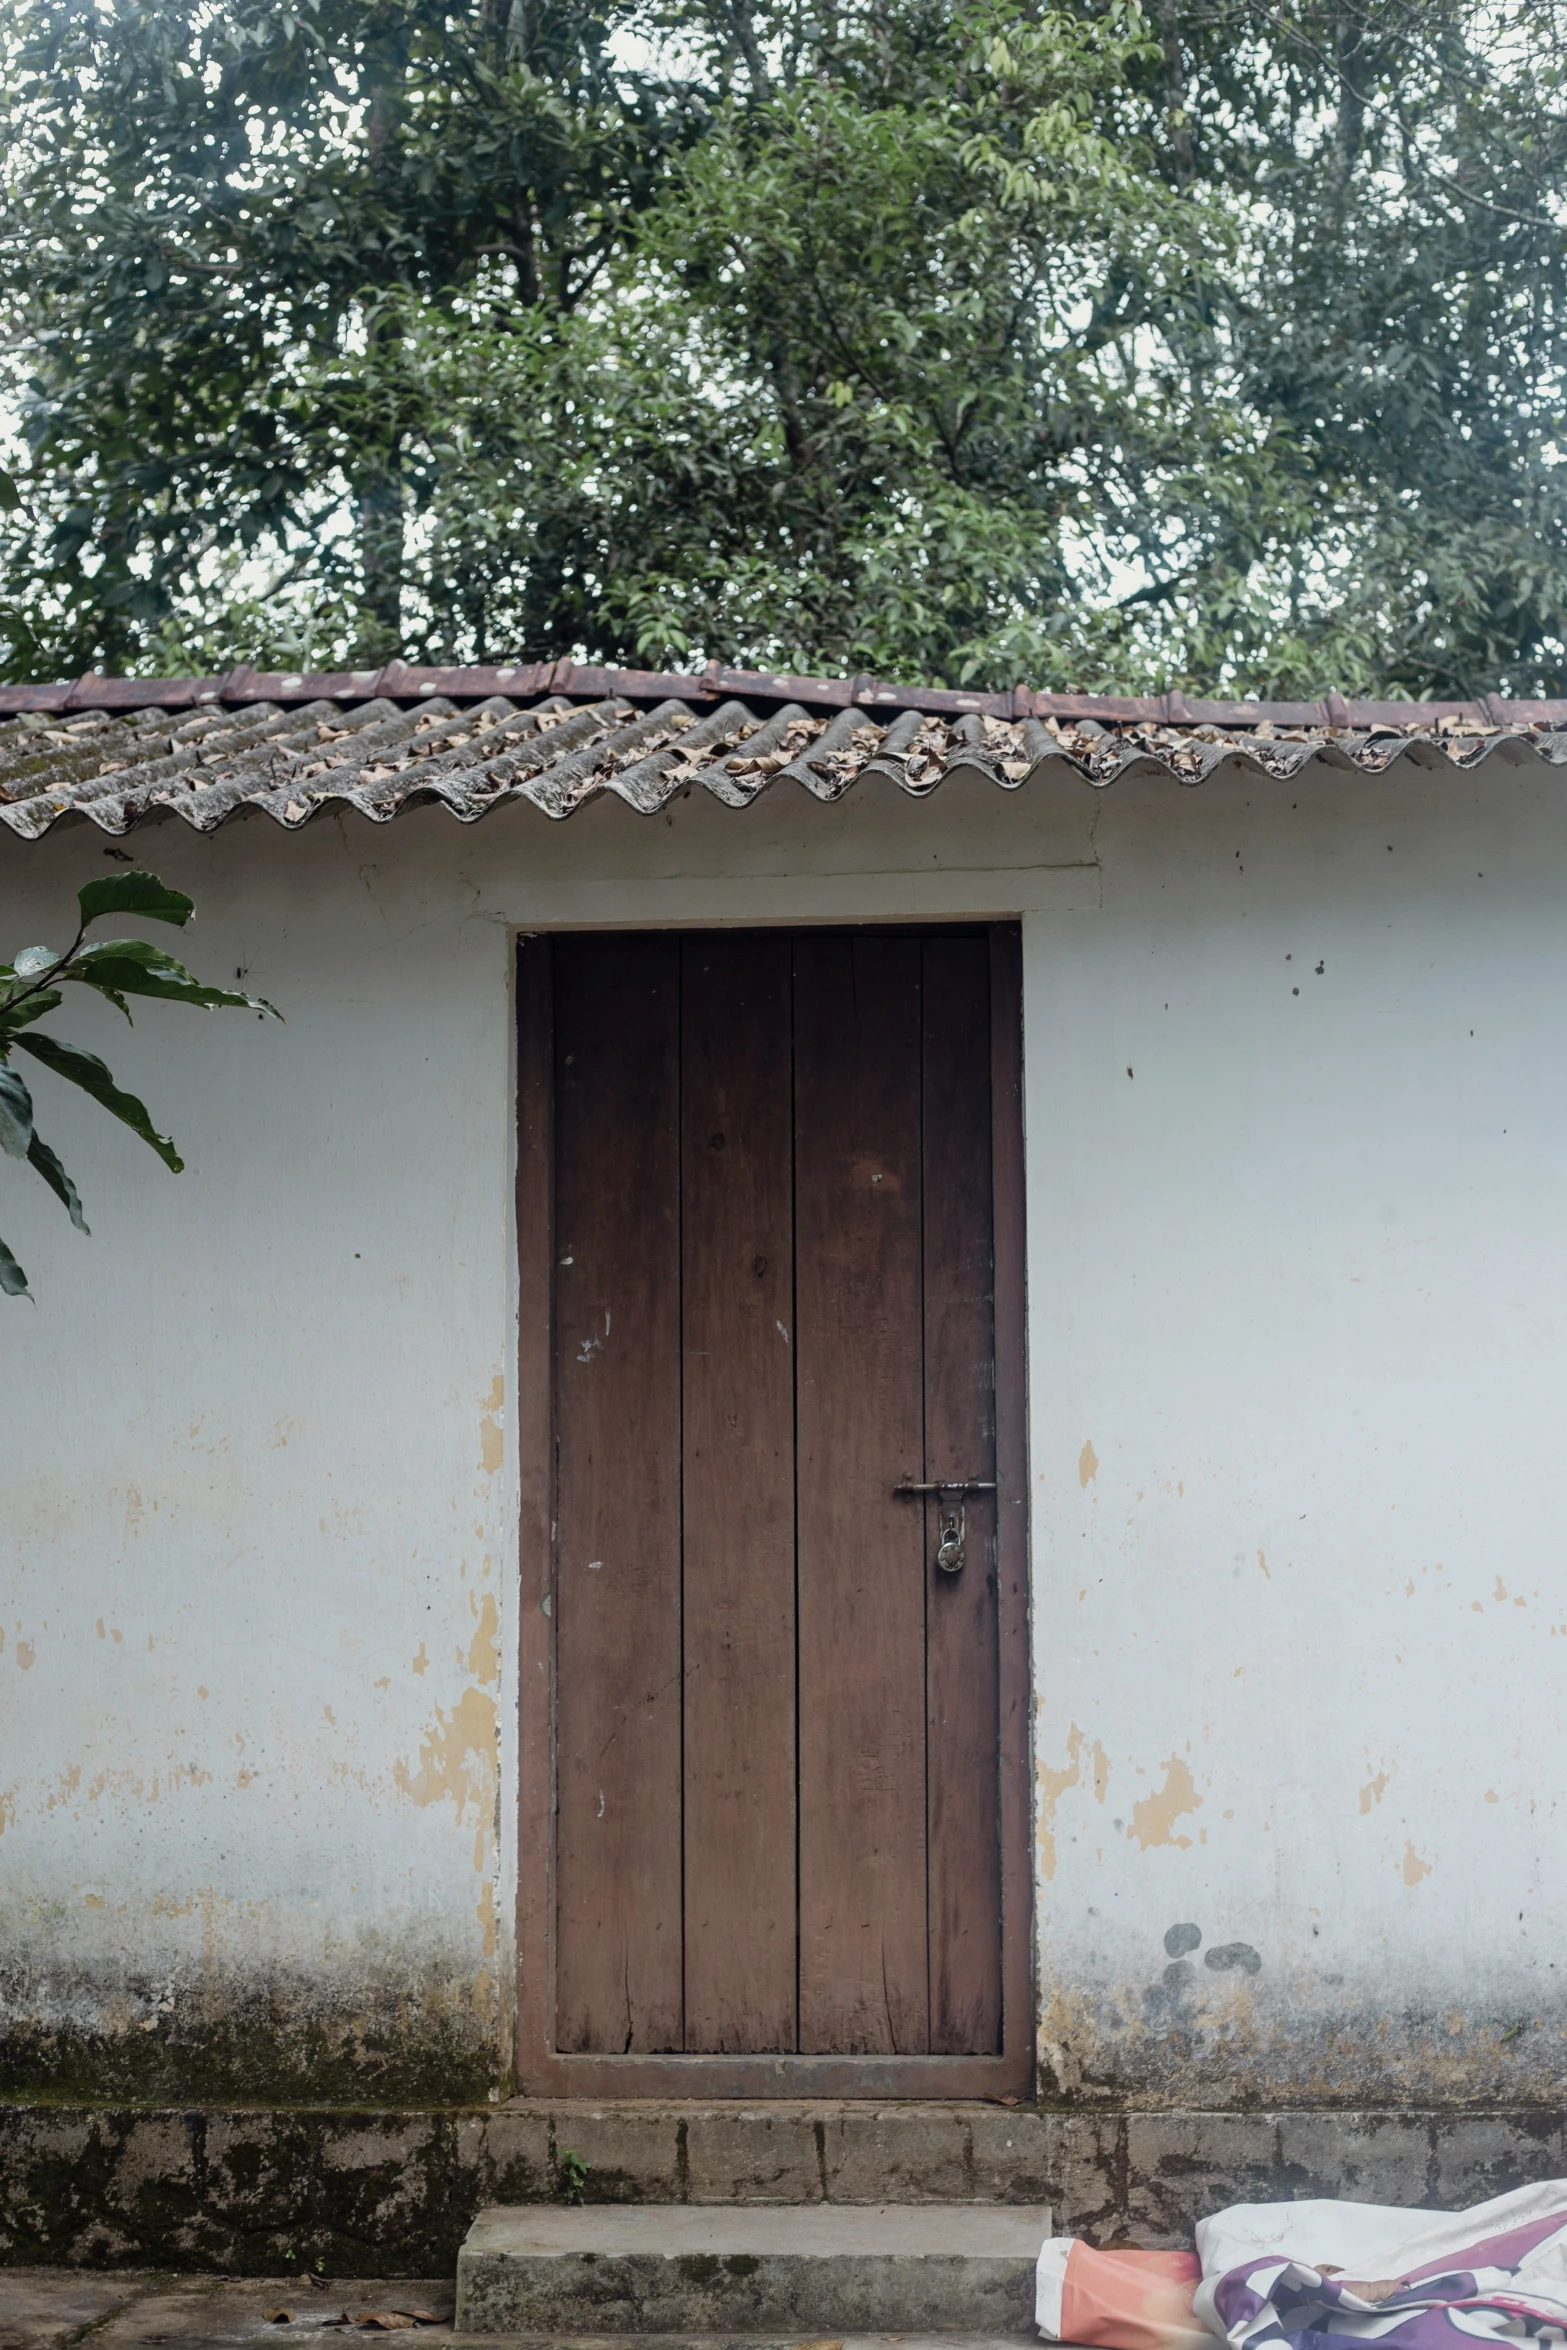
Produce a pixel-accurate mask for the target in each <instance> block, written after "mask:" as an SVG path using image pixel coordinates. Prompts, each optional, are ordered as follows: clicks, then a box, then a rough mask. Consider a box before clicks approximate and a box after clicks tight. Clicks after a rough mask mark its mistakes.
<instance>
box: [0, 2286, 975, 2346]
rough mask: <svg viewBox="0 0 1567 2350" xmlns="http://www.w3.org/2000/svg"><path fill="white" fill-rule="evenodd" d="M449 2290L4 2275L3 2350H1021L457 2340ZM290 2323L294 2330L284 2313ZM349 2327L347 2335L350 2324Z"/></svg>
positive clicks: (885, 2340)
mask: <svg viewBox="0 0 1567 2350" xmlns="http://www.w3.org/2000/svg"><path fill="white" fill-rule="evenodd" d="M452 2302H453V2288H452V2285H451V2282H450V2280H449V2279H443V2280H440V2281H436V2282H432V2281H431V2280H429V2279H428V2278H406V2277H405V2278H401V2279H396V2280H393V2281H390V2282H389V2281H388V2280H387V2279H386V2278H385V2277H380V2278H374V2279H372V2280H371V2281H370V2282H369V2283H364V2282H362V2281H356V2280H354V2279H352V2278H350V2279H347V2280H345V2279H342V2278H333V2279H330V2280H329V2281H328V2282H327V2283H326V2284H325V2285H324V2286H322V2287H312V2286H311V2284H310V2283H309V2282H308V2281H307V2280H305V2279H304V2278H300V2277H284V2278H269V2277H210V2276H199V2277H198V2276H171V2275H164V2274H155V2273H152V2272H148V2271H132V2270H125V2269H121V2270H110V2271H103V2270H90V2269H64V2268H13V2269H0V2350H78V2346H80V2350H100V2346H101V2350H133V2346H134V2350H142V2346H143V2345H148V2346H151V2345H158V2344H164V2343H167V2344H168V2345H169V2346H170V2350H248V2346H249V2345H251V2344H254V2343H260V2342H267V2343H271V2344H274V2345H281V2344H285V2343H287V2342H289V2341H292V2340H296V2339H298V2338H300V2337H301V2336H309V2338H310V2339H311V2340H312V2341H314V2342H317V2343H320V2344H322V2345H323V2350H324V2346H325V2345H326V2344H329V2343H335V2342H344V2341H352V2342H364V2343H370V2342H374V2341H378V2340H380V2339H382V2338H383V2337H384V2336H385V2335H387V2334H389V2333H398V2334H402V2333H406V2334H410V2335H412V2336H414V2337H415V2338H416V2339H418V2340H421V2341H424V2342H427V2343H437V2344H440V2345H441V2346H442V2350H514V2346H515V2350H889V2345H893V2344H896V2345H898V2350H1020V2345H1019V2343H1018V2342H1017V2341H1015V2340H1012V2339H1008V2340H1006V2341H1000V2340H992V2339H991V2338H990V2337H989V2336H986V2335H981V2334H964V2335H961V2336H948V2335H940V2336H938V2335H934V2334H876V2335H865V2336H860V2335H852V2334H851V2335H846V2336H843V2337H842V2338H835V2339H834V2340H832V2341H819V2340H813V2341H810V2342H806V2341H803V2340H799V2339H794V2338H791V2339H790V2340H788V2341H784V2340H782V2339H779V2340H772V2339H767V2340H765V2341H764V2340H763V2339H762V2338H760V2337H753V2336H749V2335H747V2336H745V2337H743V2339H730V2338H721V2337H719V2336H718V2335H701V2336H690V2337H686V2336H675V2335H642V2336H638V2335H621V2336H617V2337H613V2338H611V2337H597V2338H594V2339H587V2338H584V2337H580V2336H574V2337H572V2338H571V2339H570V2340H569V2341H568V2340H565V2339H560V2340H551V2341H544V2340H542V2339H540V2338H538V2337H525V2336H522V2335H517V2336H505V2337H502V2336H499V2335H494V2334H487V2335H478V2334H469V2335H456V2334H454V2333H453V2332H452ZM283 2312H286V2313H287V2322H286V2323H285V2322H284V2318H283V2315H282V2314H281V2313H283ZM345 2317H346V2319H347V2321H348V2322H347V2323H346V2324H345V2323H344V2322H343V2320H344V2318H345Z"/></svg>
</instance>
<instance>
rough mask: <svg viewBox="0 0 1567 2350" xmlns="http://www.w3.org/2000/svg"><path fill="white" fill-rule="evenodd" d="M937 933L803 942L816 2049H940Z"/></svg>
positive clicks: (806, 1731) (809, 937)
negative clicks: (928, 1497) (930, 1943)
mask: <svg viewBox="0 0 1567 2350" xmlns="http://www.w3.org/2000/svg"><path fill="white" fill-rule="evenodd" d="M919 1093H920V944H919V941H918V939H909V938H877V937H876V936H874V935H864V934H862V935H859V936H853V935H848V936H846V935H844V934H843V933H837V934H833V933H817V934H812V933H809V932H807V933H803V934H801V935H800V936H799V937H798V938H797V940H796V945H795V1227H796V1254H795V1319H796V1333H795V1336H796V1396H797V1406H796V1409H797V1427H798V1456H797V1458H798V1466H797V1479H798V1485H797V1494H798V1499H797V1511H798V1528H799V1532H798V1564H797V1574H798V1588H799V1660H800V1662H799V1669H800V1701H799V1702H800V1723H801V1737H800V2046H801V2048H802V2049H804V2050H808V2051H814V2052H820V2053H828V2054H862V2053H864V2054H894V2053H905V2052H915V2051H923V2050H925V2049H926V2048H927V2047H928V2045H929V2037H930V2006H929V1986H928V1979H927V1949H926V1921H925V1801H926V1795H925V1620H924V1619H925V1589H924V1581H925V1578H924V1540H923V1534H924V1528H923V1523H922V1512H921V1510H920V1508H919V1506H918V1504H917V1503H911V1502H908V1501H900V1500H898V1499H896V1498H895V1497H894V1495H893V1492H892V1487H893V1486H894V1484H896V1483H897V1482H898V1480H899V1479H900V1478H909V1477H917V1476H918V1474H919V1464H920V1460H921V1457H922V1451H923V1444H922V1415H923V1398H922V1393H921V1388H922V1381H921V1374H920V1358H921V1344H922V1339H921V1314H920V1131H919Z"/></svg>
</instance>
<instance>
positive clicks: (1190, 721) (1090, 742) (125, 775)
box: [0, 662, 1567, 840]
mask: <svg viewBox="0 0 1567 2350" xmlns="http://www.w3.org/2000/svg"><path fill="white" fill-rule="evenodd" d="M1509 744H1511V745H1518V746H1523V747H1525V748H1527V750H1528V751H1530V752H1532V753H1534V754H1535V755H1537V756H1539V757H1541V758H1543V759H1545V760H1547V761H1549V762H1550V763H1551V764H1552V765H1562V764H1564V763H1567V703H1562V702H1511V703H1502V702H1497V701H1495V700H1487V701H1485V702H1473V703H1424V704H1416V703H1397V702H1393V703H1364V702H1346V701H1344V700H1343V699H1342V698H1341V697H1339V696H1337V695H1333V696H1329V697H1328V699H1327V700H1326V701H1325V702H1321V703H1286V704H1261V703H1255V702H1252V703H1246V702H1238V703H1201V702H1197V703H1187V702H1185V701H1183V700H1182V698H1181V697H1180V696H1179V695H1167V696H1163V697H1161V698H1159V699H1157V700H1147V701H1132V700H1117V699H1110V698H1106V697H1096V696H1091V695H1075V694H1074V695H1067V694H1038V693H1034V692H1031V691H1030V690H1029V689H1028V688H1026V687H1021V686H1020V687H1018V688H1016V689H1015V690H1014V691H1013V692H1011V693H1008V694H960V693H948V692H941V691H937V690H935V689H926V688H920V687H899V686H889V685H883V684H880V683H878V682H877V681H876V680H875V679H872V678H863V677H858V678H841V679H833V678H803V677H802V678H795V677H772V676H767V675H764V674H762V673H761V672H757V671H750V670H724V669H720V668H718V667H717V666H716V665H711V666H709V668H708V669H706V670H705V671H703V672H701V673H700V674H699V675H696V676H689V677H686V676H661V675H656V674H652V673H649V672H645V671H640V670H604V669H587V668H582V667H577V666H574V665H573V664H571V663H569V662H555V663H542V664H534V665H531V666H528V665H517V666H514V667H512V668H510V669H498V668H488V669H443V670H419V669H413V668H409V667H406V666H405V665H404V664H403V663H401V662H396V663H393V664H392V665H391V666H390V667H389V668H387V669H383V670H380V671H375V672H371V671H357V672H347V673H342V674H335V675H330V676H320V677H305V676H283V675H276V676H271V675H266V676H264V675H259V674H258V673H256V672H255V671H253V670H236V671H233V672H231V673H230V675H229V676H227V677H224V678H180V679H159V678H129V679H119V678H102V677H96V676H91V677H87V678H83V679H80V680H79V681H78V682H77V683H76V684H75V685H55V686H12V687H7V688H4V689H0V822H3V823H4V824H5V825H6V826H7V827H8V828H9V829H10V830H11V831H12V832H13V833H15V834H16V835H17V836H18V837H19V838H21V839H23V840H36V839H38V838H40V837H41V836H42V835H43V834H44V833H46V832H48V831H49V830H50V829H51V828H52V827H53V826H54V825H55V824H56V823H59V822H61V821H69V820H72V819H79V818H86V819H88V820H90V821H91V822H92V823H94V824H96V825H97V826H98V827H99V828H100V830H102V831H104V832H107V833H113V834H118V833H124V832H128V831H130V829H131V828H132V826H134V825H136V824H138V823H140V822H141V821H142V820H143V819H144V818H146V817H148V816H151V815H155V814H164V813H167V814H170V815H175V816H180V817H182V818H183V819H184V820H185V822H186V823H187V824H189V825H191V826H192V827H193V828H194V829H195V830H196V831H198V832H212V831H215V830H216V829H217V827H218V826H219V825H220V824H222V823H223V822H224V821H225V820H226V819H227V818H228V817H230V816H232V815H233V814H235V813H236V812H237V811H238V810H241V809H258V810H260V811H262V812H263V813H265V814H266V815H269V816H271V817H272V818H273V819H274V820H275V821H276V822H277V823H279V824H281V825H284V826H285V827H289V828H292V827H294V826H297V825H301V824H306V823H308V822H309V821H310V819H311V817H312V816H314V815H317V814H319V813H320V811H321V810H322V809H323V808H334V807H342V806H348V807H352V808H355V809H357V810H358V811H359V813H360V814H361V815H363V816H367V817H369V818H370V819H371V820H372V821H373V822H376V823H385V822H386V821H387V820H388V819H389V818H391V817H393V816H395V815H397V814H399V813H400V812H401V810H402V809H404V808H406V807H410V806H414V805H417V804H421V803H423V802H426V801H439V802H440V803H441V804H442V805H443V806H445V807H447V808H449V809H450V810H451V812H452V814H453V815H454V816H456V817H458V818H459V819H460V820H461V821H462V822H464V823H472V822H473V821H475V820H476V819H477V818H478V817H480V816H483V815H485V814H487V812H488V811H489V810H490V809H491V808H494V807H497V806H499V805H500V804H502V803H503V802H505V801H511V800H528V801H531V802H532V803H533V805H534V806H535V807H537V808H540V809H542V810H543V811H544V813H545V814H546V815H548V816H555V817H561V816H569V815H571V814H572V812H573V811H574V810H575V809H577V808H580V807H582V806H583V805H584V804H585V803H586V802H587V801H589V800H592V799H596V798H598V797H599V796H600V795H601V794H603V793H606V792H610V793H613V794H615V795H616V796H617V797H618V798H619V799H621V800H623V801H625V803H626V804H627V806H629V807H631V808H634V809H636V810H637V811H638V812H639V813H641V814H644V815H652V814H655V813H656V812H657V811H658V810H659V809H660V808H663V807H665V806H667V804H668V803H669V801H670V800H672V799H674V798H676V797H678V796H679V795H680V794H681V793H683V792H685V791H688V790H689V789H691V788H692V787H693V786H700V787H701V788H702V789H704V790H706V791H710V792H711V793H712V794H713V795H714V797H715V798H716V799H719V800H721V801H722V802H723V803H724V804H725V805H726V806H728V807H732V808H743V807H747V806H749V805H750V803H751V802H752V801H753V800H755V799H756V798H758V797H759V796H760V794H761V793H762V792H763V791H765V790H767V789H768V787H769V786H770V785H771V784H773V783H774V782H776V781H777V780H779V779H780V778H789V779H790V780H792V781H794V782H796V783H799V784H801V785H803V786H804V788H805V789H806V790H807V791H808V792H810V793H811V794H812V795H813V796H814V797H815V798H817V799H820V800H829V801H830V800H836V799H841V798H842V796H843V794H844V793H845V792H846V791H848V790H849V789H850V788H851V786H852V785H853V784H854V783H855V782H856V781H857V780H858V779H859V777H860V776H862V775H867V774H873V775H881V776H885V777H886V778H888V779H889V780H890V781H891V782H893V783H895V784H897V785H898V786H899V787H900V788H901V789H902V790H904V791H906V792H907V793H909V794H910V796H911V797H914V798H924V797H925V796H926V795H927V794H928V793H930V792H932V791H934V790H935V789H936V788H937V786H938V785H939V784H941V783H942V782H944V781H945V780H946V779H947V778H948V777H949V776H952V775H957V774H968V775H971V776H978V777H980V778H982V779H983V780H985V781H986V782H989V783H992V784H995V785H997V786H998V787H999V788H1001V789H1002V790H1008V791H1011V790H1016V789H1017V788H1018V787H1019V786H1020V785H1022V784H1025V783H1026V782H1027V781H1028V780H1029V778H1030V777H1031V776H1032V775H1034V774H1036V773H1037V772H1039V771H1041V770H1042V769H1044V768H1047V767H1049V766H1052V765H1064V766H1066V767H1069V768H1071V769H1072V770H1073V771H1074V772H1075V773H1077V774H1078V775H1080V776H1082V777H1083V778H1084V780H1085V781H1087V782H1089V783H1092V784H1095V785H1104V784H1108V783H1113V782H1114V781H1115V780H1116V778H1117V777H1118V776H1120V775H1122V774H1124V773H1125V772H1126V771H1127V769H1128V768H1130V767H1137V766H1143V767H1147V766H1150V765H1151V766H1153V767H1156V768H1162V769H1163V770H1164V771H1165V772H1166V773H1167V774H1169V775H1171V776H1173V777H1174V778H1175V779H1176V780H1177V781H1178V782H1181V783H1188V784H1195V783H1201V782H1202V781H1203V780H1204V778H1205V777H1207V776H1208V775H1210V774H1211V773H1212V772H1213V770H1214V768H1215V767H1217V766H1219V765H1220V764H1221V763H1222V762H1223V761H1225V760H1240V761H1242V762H1243V763H1244V764H1246V765H1247V766H1249V767H1251V768H1252V769H1253V770H1255V771H1256V772H1258V773H1261V774H1264V775H1270V776H1273V777H1276V778H1278V779H1279V780H1288V779H1289V778H1290V777H1292V776H1294V775H1297V774H1299V772H1300V770H1301V769H1302V768H1303V767H1305V766H1306V765H1307V764H1308V763H1309V762H1311V761H1312V760H1322V761H1325V762H1327V763H1328V764H1330V765H1333V766H1338V767H1341V768H1348V769H1350V770H1354V771H1358V772H1360V773H1362V774H1366V775H1380V774H1382V773H1383V772H1384V771H1385V770H1386V769H1387V768H1388V767H1390V766H1391V765H1392V764H1393V762H1394V761H1395V760H1396V759H1399V758H1401V757H1403V756H1406V755H1409V754H1411V753H1413V754H1414V755H1415V756H1417V757H1424V758H1425V759H1426V760H1427V762H1428V763H1430V762H1434V763H1436V764H1438V765H1441V766H1451V767H1457V768H1468V767H1473V766H1476V765H1478V764H1480V763H1481V762H1482V761H1483V760H1485V759H1486V758H1487V757H1488V756H1489V755H1490V754H1491V753H1492V752H1493V751H1495V750H1496V749H1498V748H1499V747H1500V746H1503V745H1509Z"/></svg>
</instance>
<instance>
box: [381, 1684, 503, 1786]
mask: <svg viewBox="0 0 1567 2350" xmlns="http://www.w3.org/2000/svg"><path fill="white" fill-rule="evenodd" d="M495 1732H496V1714H495V1700H494V1698H493V1697H488V1696H486V1694H485V1692H484V1691H483V1690H482V1689H465V1690H464V1691H463V1694H462V1696H461V1697H460V1698H459V1699H458V1701H457V1703H456V1705H455V1706H453V1708H452V1710H451V1712H450V1714H448V1713H446V1712H445V1711H444V1710H443V1709H442V1708H441V1707H440V1706H437V1707H436V1709H435V1726H434V1728H433V1729H432V1730H430V1731H429V1732H428V1733H427V1734H426V1736H425V1737H424V1738H423V1739H422V1740H421V1741H420V1745H419V1767H418V1769H417V1770H416V1771H410V1770H409V1768H408V1766H407V1764H406V1763H404V1762H398V1763H397V1764H395V1765H394V1767H393V1773H392V1776H393V1779H394V1781H395V1783H396V1785H397V1788H398V1790H399V1792H400V1793H401V1794H403V1795H406V1796H407V1798H408V1800H409V1802H410V1803H416V1804H418V1805H420V1806H421V1807H423V1806H425V1805H427V1804H432V1803H444V1802H451V1803H454V1804H455V1805H456V1806H457V1811H458V1815H459V1817H460V1816H461V1815H462V1814H463V1812H465V1811H466V1809H467V1808H468V1806H469V1804H470V1803H472V1804H476V1805H477V1806H478V1808H479V1813H480V1816H481V1818H487V1817H488V1816H489V1814H490V1811H491V1810H492V1808H493V1805H494V1800H495V1781H496V1752H495Z"/></svg>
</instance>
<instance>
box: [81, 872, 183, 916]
mask: <svg viewBox="0 0 1567 2350" xmlns="http://www.w3.org/2000/svg"><path fill="white" fill-rule="evenodd" d="M76 902H77V904H78V905H79V906H80V907H81V910H82V928H83V929H84V930H85V929H86V927H87V925H88V923H89V922H96V921H97V920H98V918H99V916H100V915H101V914H145V915H147V916H148V917H149V918H150V919H151V920H152V921H154V922H172V923H173V925H174V927H175V929H176V930H183V929H184V927H185V925H186V923H187V922H188V921H189V920H190V918H191V916H192V914H194V912H195V911H196V906H195V900H194V899H192V898H188V897H187V896H186V895H185V893H184V891H183V890H179V889H170V888H169V886H168V884H167V883H166V882H162V881H160V880H159V879H158V876H157V875H156V873H111V874H109V875H108V876H107V877H106V878H105V879H104V880H102V881H89V882H88V884H87V886H86V888H85V889H79V890H78V891H77V893H76Z"/></svg>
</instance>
